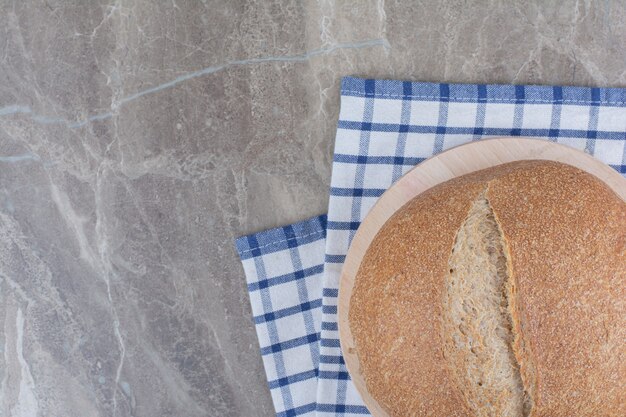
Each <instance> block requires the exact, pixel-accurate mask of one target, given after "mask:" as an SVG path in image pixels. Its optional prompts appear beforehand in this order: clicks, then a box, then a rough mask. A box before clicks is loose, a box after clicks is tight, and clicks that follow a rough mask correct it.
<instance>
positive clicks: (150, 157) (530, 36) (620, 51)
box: [0, 0, 626, 417]
mask: <svg viewBox="0 0 626 417" xmlns="http://www.w3.org/2000/svg"><path fill="white" fill-rule="evenodd" d="M625 10H626V3H625V2H624V1H611V0H607V1H590V0H587V1H585V0H581V1H536V2H530V1H517V2H514V1H486V0H485V1H480V0H479V1H447V2H437V1H414V2H413V1H389V0H387V1H384V0H381V1H377V2H373V1H360V0H353V1H339V0H337V1H332V0H319V1H298V0H293V1H280V2H274V1H271V2H270V1H230V0H228V1H226V0H223V1H207V0H203V1H199V0H198V1H191V0H188V1H184V0H171V1H165V0H115V1H109V0H102V1H96V0H93V1H88V0H73V1H60V0H38V1H34V0H33V1H18V0H15V1H9V0H0V317H1V318H2V327H1V332H0V334H1V340H0V342H1V343H0V350H1V351H2V352H1V353H2V354H1V355H0V363H1V366H0V374H1V375H0V379H1V380H2V385H1V391H0V416H16V417H17V416H20V417H21V416H29V417H31V416H46V417H48V416H137V417H139V416H150V417H153V416H156V417H159V416H216V417H217V416H220V417H221V416H271V415H273V408H272V404H271V400H270V397H269V392H268V389H267V386H266V384H265V380H264V372H263V368H262V364H261V359H260V355H259V352H258V344H257V341H256V337H255V333H254V328H253V326H252V321H251V313H250V306H249V302H248V297H247V294H246V287H245V284H244V276H243V271H242V268H241V265H240V264H239V262H238V259H237V256H236V253H235V250H234V247H233V239H234V238H235V237H237V236H239V235H241V234H244V233H248V232H253V231H257V230H260V229H264V228H268V227H272V226H278V225H282V224H285V223H288V222H292V221H295V220H300V219H304V218H306V217H308V216H312V215H315V214H319V213H322V212H323V211H324V210H325V207H326V203H327V191H328V184H329V178H330V166H331V152H332V148H333V136H334V127H335V123H336V119H337V115H338V104H339V103H338V93H339V81H340V77H341V76H343V75H360V76H367V77H383V78H398V79H407V80H422V81H448V82H481V83H537V84H546V83H547V84H573V85H597V86H625V85H626V49H625V47H624V45H626V25H625V24H624V23H625V19H626V13H625Z"/></svg>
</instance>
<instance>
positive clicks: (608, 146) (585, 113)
mask: <svg viewBox="0 0 626 417" xmlns="http://www.w3.org/2000/svg"><path fill="white" fill-rule="evenodd" d="M494 136H529V137H535V138H541V139H546V140H551V141H555V142H559V143H562V144H565V145H568V146H571V147H574V148H577V149H581V150H584V151H585V152H587V153H589V154H592V155H594V156H595V157H596V158H598V159H600V160H601V161H603V162H605V163H606V164H608V165H610V166H612V167H613V168H614V169H616V170H617V171H618V172H620V173H621V174H622V175H625V174H626V149H625V147H626V89H619V88H586V87H559V86H554V87H553V86H520V85H518V86H512V85H471V84H437V83H419V82H406V81H393V80H371V79H359V78H353V77H346V78H344V79H343V80H342V85H341V109H340V114H339V121H338V127H337V135H336V141H335V151H334V157H333V167H332V176H331V186H330V199H329V207H328V214H327V215H324V216H319V217H314V218H312V219H309V220H305V221H303V222H300V223H296V224H293V225H288V226H285V227H281V228H277V229H272V230H268V231H265V232H261V233H256V234H252V235H249V236H244V237H241V238H239V239H237V242H236V246H237V250H238V252H239V255H240V257H241V260H242V264H243V267H244V271H245V274H246V279H247V282H248V291H249V293H250V302H251V305H252V313H253V317H254V322H255V326H256V330H257V334H258V337H259V343H260V346H261V355H262V358H263V363H264V366H265V371H266V374H267V380H268V384H269V387H270V391H271V394H272V399H273V401H274V406H275V408H276V415H277V416H281V417H282V416H301V415H307V416H313V415H317V416H338V415H340V416H353V415H369V412H368V411H367V408H366V407H365V406H364V405H363V402H362V400H361V398H360V396H359V394H358V392H357V391H356V389H355V388H354V385H353V384H352V382H351V381H350V377H349V375H348V372H347V370H346V367H345V363H344V361H343V357H342V355H341V349H340V346H339V335H338V329H337V295H338V284H339V276H340V272H341V267H342V265H343V261H344V259H345V255H346V253H347V250H348V247H349V244H350V241H351V240H352V238H353V237H354V234H355V232H356V230H357V228H358V227H359V225H360V222H361V221H362V220H363V218H364V217H365V215H366V214H367V212H368V211H369V209H370V208H371V207H372V205H373V204H374V203H375V202H376V200H377V199H378V197H380V196H381V195H382V193H383V192H384V191H385V190H386V189H387V188H389V186H390V185H392V184H393V183H394V182H395V181H396V180H397V179H398V178H400V177H401V176H402V175H403V174H404V173H406V172H407V171H408V170H410V169H411V168H412V167H413V166H415V165H416V164H418V163H420V162H421V161H423V160H424V159H426V158H428V157H430V156H432V155H435V154H437V153H439V152H441V151H443V150H445V149H448V148H450V147H453V146H456V145H460V144H463V143H467V142H470V141H473V140H480V139H482V138H486V137H494Z"/></svg>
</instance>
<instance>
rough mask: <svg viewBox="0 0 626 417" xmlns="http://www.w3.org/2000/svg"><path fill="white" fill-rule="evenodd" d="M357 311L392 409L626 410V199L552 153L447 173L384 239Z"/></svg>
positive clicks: (372, 255)
mask: <svg viewBox="0 0 626 417" xmlns="http://www.w3.org/2000/svg"><path fill="white" fill-rule="evenodd" d="M349 321H350V329H351V331H352V334H353V336H354V340H355V345H356V350H357V355H358V357H359V364H360V367H361V369H360V371H361V373H362V374H363V377H364V379H365V382H366V385H367V389H368V392H369V393H370V395H371V396H372V397H373V398H374V399H376V401H377V402H378V403H379V404H380V405H381V406H382V407H383V408H384V409H385V410H386V411H387V412H388V413H389V414H390V415H391V416H398V417H399V416H516V417H518V416H519V417H521V416H524V417H525V416H531V417H534V416H550V417H558V416H563V417H565V416H626V203H625V202H624V201H623V200H621V199H620V198H619V197H618V196H617V195H616V194H615V193H614V192H613V191H612V190H610V189H609V188H608V187H607V186H606V185H605V184H604V183H602V182H601V181H599V180H598V179H597V178H595V177H593V176H592V175H590V174H587V173H585V172H583V171H581V170H579V169H577V168H574V167H571V166H569V165H564V164H560V163H556V162H548V161H524V162H514V163H510V164H504V165H500V166H498V167H495V168H491V169H487V170H483V171H479V172H476V173H473V174H470V175H466V176H463V177H459V178H456V179H454V180H451V181H448V182H446V183H443V184H440V185H438V186H437V187H434V188H432V189H430V190H428V191H426V192H424V193H422V194H420V195H419V196H418V197H416V198H415V199H413V200H411V201H410V202H409V203H407V204H406V205H405V206H404V207H402V208H401V209H400V210H399V211H398V212H396V214H394V216H392V217H391V218H390V219H389V220H388V221H387V223H386V224H385V225H384V226H383V227H382V228H381V230H380V231H379V233H378V234H377V235H376V237H375V238H374V240H373V242H372V244H371V245H370V247H369V248H368V250H367V253H366V255H365V257H364V259H363V261H362V263H361V266H360V268H359V272H358V274H357V278H356V282H355V286H354V289H353V293H352V298H351V301H350V311H349Z"/></svg>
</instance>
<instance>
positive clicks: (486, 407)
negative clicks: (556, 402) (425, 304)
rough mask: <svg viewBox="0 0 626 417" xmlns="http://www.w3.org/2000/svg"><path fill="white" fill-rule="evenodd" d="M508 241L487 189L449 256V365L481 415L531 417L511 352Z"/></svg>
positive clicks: (445, 319)
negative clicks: (495, 214) (497, 219)
mask: <svg viewBox="0 0 626 417" xmlns="http://www.w3.org/2000/svg"><path fill="white" fill-rule="evenodd" d="M508 264H509V261H508V259H507V249H506V242H505V240H504V238H503V234H502V231H501V230H500V227H499V225H498V223H497V221H496V219H495V216H494V213H493V210H492V208H491V205H490V204H489V201H488V199H487V197H486V193H483V194H481V195H480V196H479V198H477V199H476V201H474V202H473V204H472V207H471V209H470V211H469V213H468V216H467V218H466V219H465V221H464V223H463V225H462V226H461V228H460V229H459V230H458V232H457V236H456V240H455V243H454V247H453V248H452V252H451V253H450V257H449V259H448V266H449V273H448V274H447V276H446V279H445V290H444V300H443V302H444V308H443V332H444V342H445V343H444V351H445V356H446V358H447V360H448V361H450V363H449V365H450V366H449V368H450V370H451V372H452V374H453V375H454V377H455V378H456V380H457V383H458V386H459V388H460V390H461V391H462V392H463V394H464V396H465V398H466V400H467V403H468V405H469V406H470V407H471V408H472V410H473V411H474V412H475V413H476V415H477V416H496V415H498V416H506V417H522V416H524V417H525V416H528V414H529V412H530V408H531V398H530V397H529V395H528V393H527V390H526V389H525V388H524V384H523V382H522V378H521V376H520V369H519V364H518V362H517V359H516V357H515V353H514V351H513V343H514V336H515V335H514V331H513V319H512V309H511V302H510V301H509V299H510V294H512V292H511V285H512V283H511V282H510V278H511V276H510V274H509V270H510V268H509V265H508Z"/></svg>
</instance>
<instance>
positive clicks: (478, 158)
mask: <svg viewBox="0 0 626 417" xmlns="http://www.w3.org/2000/svg"><path fill="white" fill-rule="evenodd" d="M528 159H544V160H550V161H559V162H563V163H566V164H569V165H573V166H575V167H578V168H580V169H582V170H584V171H587V172H589V173H590V174H593V175H595V176H596V177H598V178H599V179H600V180H602V181H603V182H605V183H606V184H607V185H608V186H609V187H611V188H612V189H613V190H614V191H615V192H616V193H617V194H618V195H619V196H620V197H622V199H624V200H626V180H625V179H624V178H623V177H622V176H621V175H620V174H619V173H618V172H617V171H615V170H614V169H613V168H611V167H609V166H607V165H605V164H604V163H602V162H600V161H599V160H597V159H595V158H593V157H592V156H590V155H588V154H586V153H584V152H582V151H579V150H576V149H573V148H570V147H568V146H564V145H559V144H557V143H554V142H549V141H546V140H539V139H526V138H513V137H509V138H496V139H485V140H481V141H477V142H471V143H468V144H465V145H461V146H458V147H455V148H452V149H449V150H447V151H445V152H442V153H440V154H438V155H436V156H434V157H432V158H430V159H427V160H426V161H424V162H422V163H421V164H419V165H417V166H416V167H415V168H413V169H412V170H411V171H409V172H408V173H406V174H405V175H404V176H403V177H402V178H400V179H399V180H398V181H397V182H396V183H395V184H394V185H393V186H392V187H391V188H389V189H388V190H387V191H386V192H385V193H384V194H383V195H382V196H381V197H380V199H379V200H378V201H377V202H376V204H375V205H374V207H373V208H372V209H371V210H370V212H369V213H368V214H367V216H366V217H365V219H364V220H363V222H362V223H361V226H360V227H359V229H358V230H357V232H356V235H355V236H354V239H353V240H352V243H351V245H350V249H349V250H348V254H347V257H346V261H345V264H344V266H343V270H342V272H341V281H340V283H339V299H338V312H337V314H338V324H339V339H340V342H341V350H342V352H343V356H344V358H345V361H346V366H347V368H348V371H349V372H350V376H351V378H352V381H353V382H354V385H355V386H356V388H357V390H358V391H359V393H360V394H361V397H362V398H363V401H364V402H365V405H366V406H367V408H368V409H369V410H370V412H371V413H372V415H374V416H376V417H388V414H387V413H386V412H385V411H384V410H383V409H382V408H381V407H380V405H379V404H378V403H377V402H376V400H374V398H372V397H371V396H370V395H369V393H368V392H367V389H366V387H365V381H364V379H363V376H362V375H361V372H360V367H359V360H358V358H357V356H356V352H355V349H354V340H353V338H352V333H351V332H350V326H349V324H348V310H349V305H350V297H351V295H352V288H353V286H354V279H355V277H356V273H357V271H358V269H359V266H360V265H361V260H362V259H363V256H364V255H365V252H366V250H367V248H368V247H369V245H370V243H371V242H372V240H373V239H374V236H376V233H378V230H380V228H381V227H382V226H383V224H385V222H386V221H387V219H389V218H390V217H391V216H392V215H393V214H394V213H395V212H396V210H398V209H399V208H400V207H402V206H403V205H404V204H405V203H406V202H408V201H409V200H411V199H412V198H413V197H415V196H417V195H418V194H420V193H422V192H424V191H425V190H427V189H429V188H431V187H433V186H435V185H437V184H440V183H442V182H445V181H448V180H450V179H452V178H455V177H457V176H460V175H465V174H469V173H470V172H474V171H478V170H481V169H485V168H490V167H493V166H496V165H500V164H503V163H506V162H513V161H519V160H528Z"/></svg>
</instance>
